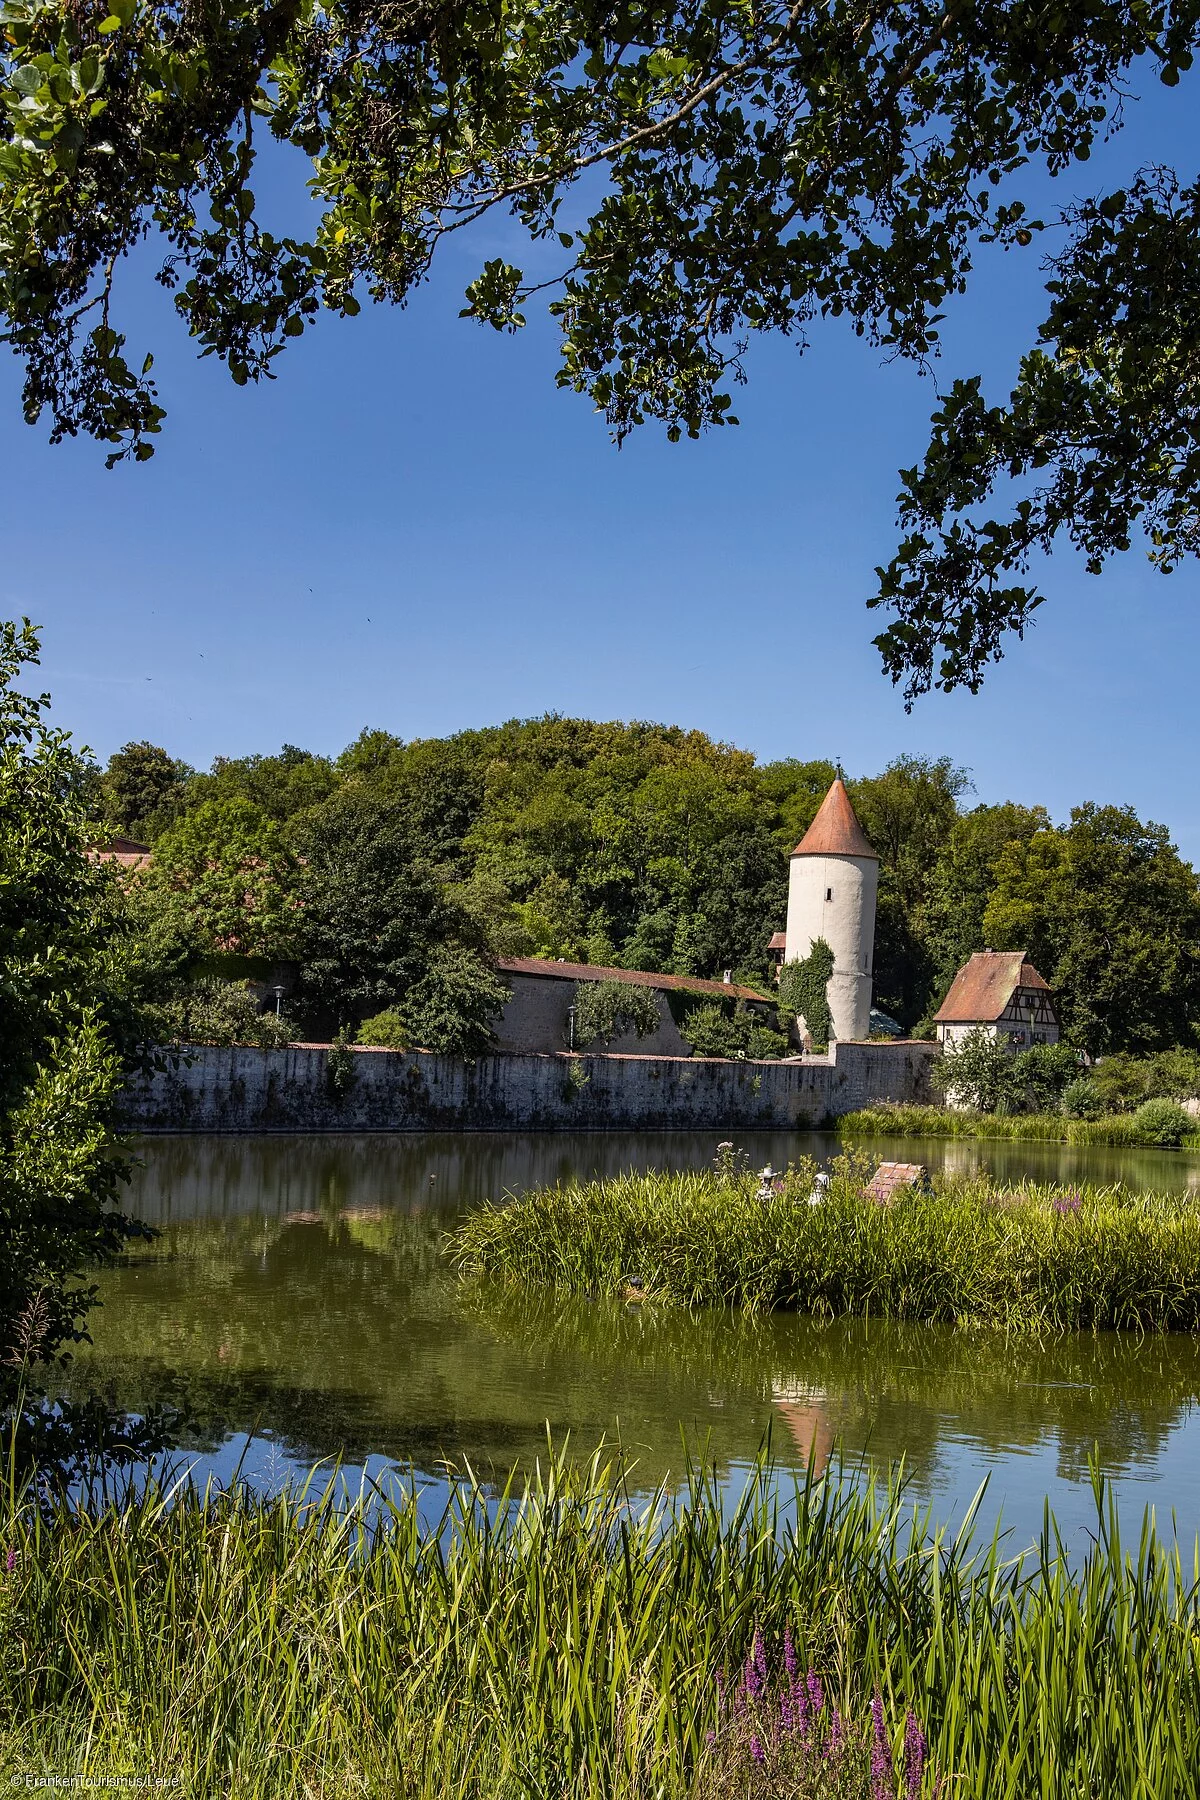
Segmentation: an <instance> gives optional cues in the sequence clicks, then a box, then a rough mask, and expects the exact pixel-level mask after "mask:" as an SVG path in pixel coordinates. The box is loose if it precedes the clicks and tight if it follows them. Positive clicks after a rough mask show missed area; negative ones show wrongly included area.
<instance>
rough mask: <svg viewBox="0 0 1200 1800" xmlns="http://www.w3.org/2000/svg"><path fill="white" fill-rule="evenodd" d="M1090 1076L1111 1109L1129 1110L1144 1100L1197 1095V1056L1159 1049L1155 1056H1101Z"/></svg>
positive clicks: (1199, 1085) (1199, 1090)
mask: <svg viewBox="0 0 1200 1800" xmlns="http://www.w3.org/2000/svg"><path fill="white" fill-rule="evenodd" d="M1092 1079H1093V1080H1094V1081H1095V1083H1096V1086H1097V1087H1098V1088H1099V1090H1100V1094H1101V1097H1102V1098H1103V1101H1104V1104H1105V1106H1106V1107H1107V1108H1108V1109H1109V1110H1110V1111H1113V1112H1132V1111H1133V1110H1134V1108H1135V1107H1138V1106H1140V1105H1141V1103H1142V1102H1143V1101H1144V1100H1188V1099H1190V1098H1191V1097H1192V1096H1193V1095H1197V1094H1200V1055H1198V1054H1197V1052H1196V1051H1195V1050H1161V1051H1160V1052H1159V1053H1158V1055H1157V1056H1128V1055H1126V1054H1124V1053H1122V1054H1120V1055H1117V1056H1105V1057H1102V1058H1101V1060H1100V1061H1099V1062H1098V1063H1097V1064H1096V1066H1095V1068H1094V1069H1093V1070H1092Z"/></svg>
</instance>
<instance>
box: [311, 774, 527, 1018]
mask: <svg viewBox="0 0 1200 1800" xmlns="http://www.w3.org/2000/svg"><path fill="white" fill-rule="evenodd" d="M301 850H302V855H303V879H302V883H301V890H300V897H301V907H300V914H299V929H298V932H297V951H298V954H299V957H300V961H301V975H302V986H303V995H304V999H305V1003H306V1004H307V1006H308V1008H309V1010H310V1013H313V1014H315V1015H316V1016H317V1017H319V1018H321V1019H323V1020H324V1021H325V1024H326V1027H328V1026H329V1025H334V1026H337V1027H344V1026H353V1027H355V1028H357V1026H358V1025H359V1023H361V1021H362V1020H363V1019H365V1018H367V1017H369V1016H373V1015H375V1014H377V1013H379V1012H380V1011H382V1010H389V1009H395V1010H398V1011H399V1012H400V1013H401V1015H402V1016H403V1018H404V1021H405V1024H406V1026H407V1027H408V1029H409V1031H410V1033H411V1040H410V1041H411V1042H413V1043H414V1044H418V1045H421V1046H422V1047H424V1048H426V1049H430V1050H451V1049H453V1050H464V1051H466V1050H477V1049H481V1048H482V1047H483V1046H484V1043H485V1042H486V1039H487V1021H488V1020H489V1019H490V1018H491V1017H492V1016H494V1014H495V1013H496V1012H497V1011H498V1010H499V1008H500V1006H502V1005H503V1003H504V1000H505V998H506V997H507V990H506V989H505V987H504V985H503V983H502V982H501V981H500V980H499V978H498V977H497V975H496V974H495V971H494V970H493V969H492V968H491V966H490V963H489V962H488V961H487V959H486V956H485V955H484V948H485V946H484V943H483V940H482V933H481V932H480V930H479V928H478V925H477V923H476V921H475V920H474V919H473V918H472V917H471V915H470V914H469V913H468V912H467V911H466V910H465V909H464V908H463V907H462V906H461V904H459V902H458V901H457V900H456V898H455V895H454V891H453V889H452V888H451V887H450V885H449V884H448V883H447V882H446V881H445V879H444V877H443V875H442V874H441V872H440V871H439V870H438V869H437V868H436V867H435V866H434V865H433V864H432V863H431V862H430V861H429V860H428V858H427V857H426V855H425V854H424V846H423V845H421V844H420V843H419V842H414V840H413V838H412V836H411V835H410V833H409V831H408V829H407V827H406V824H405V822H404V821H403V819H401V818H398V817H397V815H396V813H395V811H394V810H393V809H392V808H391V807H390V806H389V805H388V804H387V802H386V801H383V800H380V799H378V798H376V797H373V796H372V795H371V794H369V793H366V792H362V791H360V790H358V789H357V788H355V787H353V786H347V787H345V788H343V789H341V790H340V791H339V792H338V793H336V794H335V795H334V796H333V797H332V798H331V799H330V800H329V801H327V802H326V804H325V805H324V806H322V807H320V808H318V809H317V811H316V812H314V813H312V814H311V815H309V817H308V819H307V821H306V824H305V830H304V836H303V839H302V843H301Z"/></svg>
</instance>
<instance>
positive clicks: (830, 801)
mask: <svg viewBox="0 0 1200 1800" xmlns="http://www.w3.org/2000/svg"><path fill="white" fill-rule="evenodd" d="M792 855H793V856H869V857H872V858H873V859H874V860H875V861H876V862H878V861H879V853H878V851H876V850H873V849H872V848H871V842H870V839H869V838H868V837H867V834H866V832H865V831H864V830H863V828H862V826H861V825H860V824H859V822H858V819H857V818H856V816H855V812H854V808H853V807H852V806H851V804H850V796H849V794H848V793H847V792H846V784H845V782H844V781H843V780H842V779H841V777H840V776H839V777H838V779H837V780H836V781H835V782H834V784H833V786H832V787H831V788H830V790H829V792H828V793H827V794H826V796H825V798H824V799H823V800H822V802H821V808H820V811H819V812H818V813H817V816H816V818H815V819H814V820H813V822H812V824H811V825H810V826H809V828H808V830H807V831H806V832H805V834H804V836H803V837H802V838H801V839H800V842H799V843H798V844H797V845H796V848H795V849H794V850H793V851H792Z"/></svg>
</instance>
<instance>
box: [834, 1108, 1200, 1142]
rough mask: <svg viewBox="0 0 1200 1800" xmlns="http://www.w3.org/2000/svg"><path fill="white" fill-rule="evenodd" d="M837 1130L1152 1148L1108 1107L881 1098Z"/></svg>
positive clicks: (856, 1134)
mask: <svg viewBox="0 0 1200 1800" xmlns="http://www.w3.org/2000/svg"><path fill="white" fill-rule="evenodd" d="M837 1133H838V1136H839V1137H841V1138H844V1139H847V1140H850V1141H852V1142H854V1141H857V1140H858V1139H859V1138H864V1137H939V1138H947V1137H949V1138H1001V1139H1012V1140H1013V1141H1015V1142H1024V1143H1045V1144H1110V1145H1124V1146H1127V1147H1128V1148H1130V1149H1137V1150H1153V1149H1157V1148H1159V1146H1158V1145H1155V1144H1153V1143H1150V1142H1149V1141H1148V1140H1147V1139H1146V1138H1144V1137H1143V1136H1142V1135H1141V1133H1140V1131H1139V1129H1138V1126H1137V1122H1136V1119H1135V1117H1134V1115H1133V1114H1132V1113H1109V1114H1107V1115H1106V1116H1105V1117H1104V1118H1102V1119H1068V1118H1066V1117H1065V1116H1064V1115H1063V1114H1061V1113H985V1112H970V1111H962V1112H960V1111H958V1110H956V1109H953V1108H950V1107H943V1106H911V1105H902V1104H890V1103H889V1104H885V1105H881V1106H868V1107H863V1108H862V1109H860V1111H858V1112H852V1113H845V1114H843V1116H842V1117H841V1118H840V1119H838V1121H837ZM1181 1147H1182V1148H1183V1149H1185V1150H1195V1149H1200V1133H1194V1134H1192V1135H1191V1136H1189V1137H1186V1138H1184V1140H1183V1144H1182V1146H1181Z"/></svg>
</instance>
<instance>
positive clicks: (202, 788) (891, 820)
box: [87, 715, 1200, 1054]
mask: <svg viewBox="0 0 1200 1800" xmlns="http://www.w3.org/2000/svg"><path fill="white" fill-rule="evenodd" d="M836 772H837V771H836V769H835V767H834V765H833V764H832V763H830V762H826V761H821V760H817V761H809V762H802V761H796V760H792V759H788V760H785V761H782V762H774V763H766V764H760V763H758V762H756V761H755V759H754V757H753V756H752V755H750V754H749V753H748V752H746V751H744V750H739V749H736V748H734V747H733V746H731V745H728V744H721V743H715V742H713V740H712V739H710V738H708V737H706V736H705V735H704V734H703V733H702V732H698V731H687V730H684V729H682V728H680V727H676V726H662V725H653V724H642V723H632V724H621V723H607V724H602V723H594V722H590V721H587V720H577V719H564V718H559V717H556V716H553V715H551V716H547V717H545V718H541V719H532V720H524V721H517V720H514V721H511V722H509V723H507V724H504V725H499V726H495V727H488V728H486V729H481V730H474V731H463V732H459V733H457V734H455V735H454V736H453V737H448V738H441V739H425V740H418V741H416V742H412V743H404V742H402V741H401V740H400V739H398V738H395V737H393V736H391V735H390V734H389V733H387V732H385V731H364V732H363V733H362V735H361V736H360V737H359V738H357V739H356V740H355V742H354V743H352V744H351V745H349V746H348V748H347V749H346V750H344V751H343V752H342V754H341V755H340V756H338V757H336V758H333V759H330V758H325V757H321V756H316V755H312V754H310V753H309V752H307V751H304V750H300V749H297V748H295V747H294V746H292V745H285V746H284V748H283V749H282V750H281V751H280V752H279V753H278V755H273V756H251V757H244V758H238V759H227V758H218V759H217V760H216V761H215V762H214V764H213V766H212V768H211V769H210V770H209V771H208V772H207V773H200V772H197V771H195V770H193V769H190V768H188V767H187V766H186V765H185V764H183V763H182V762H179V761H178V760H176V759H174V758H172V757H171V756H170V755H169V753H168V752H167V751H166V750H164V749H162V748H160V747H158V746H156V745H152V744H148V743H131V744H127V745H126V746H125V747H124V748H123V749H122V750H120V751H118V752H117V753H116V754H115V755H114V756H113V757H112V758H111V760H110V762H109V763H108V766H107V768H104V769H100V768H98V767H93V768H92V769H91V770H90V772H89V774H88V777H87V779H88V781H89V782H90V784H91V785H90V792H89V805H90V807H91V810H92V816H93V817H94V818H95V820H96V823H97V835H98V837H99V836H102V835H104V834H106V833H107V834H110V835H111V834H121V835H124V836H128V837H130V838H133V839H135V840H138V841H140V842H144V843H147V844H149V845H150V846H152V848H153V851H154V860H153V867H152V869H151V871H150V872H149V873H148V874H143V875H142V876H140V877H139V878H138V880H137V881H136V882H134V883H129V884H127V886H128V887H129V888H130V889H131V890H135V889H136V892H132V891H131V895H130V899H129V905H130V907H131V909H132V910H133V913H134V914H135V918H134V924H135V927H136V930H137V932H139V933H140V935H141V941H142V945H143V953H144V955H145V957H146V958H147V964H148V966H149V965H153V966H154V967H155V968H156V969H157V970H158V972H159V975H160V976H161V975H162V974H163V972H164V971H166V972H168V973H173V975H174V976H175V977H178V976H179V975H180V973H181V972H182V971H185V970H186V969H189V968H191V969H193V970H194V969H195V968H196V967H197V966H216V965H215V964H214V963H213V958H218V959H219V958H221V957H224V958H225V959H226V960H227V962H231V961H232V960H233V959H236V958H238V957H240V958H243V959H245V958H257V959H260V961H269V960H276V961H278V960H282V959H292V960H294V961H297V962H299V963H300V965H301V968H302V986H301V990H300V992H299V994H298V995H297V997H296V1002H295V1004H296V1005H297V1007H298V1008H299V1009H300V1012H301V1014H303V1013H304V1012H305V1010H306V1009H307V1012H308V1013H309V1015H310V1016H314V1017H320V1018H321V1019H322V1020H324V1021H325V1022H326V1023H328V1022H331V1021H332V1022H337V1023H352V1022H353V1021H355V1020H357V1019H361V1018H362V1017H364V1016H365V1015H366V1014H367V1013H370V1012H373V1011H376V1010H378V1009H379V1008H380V1007H386V1006H389V1005H392V1004H394V1003H396V1002H397V1001H403V1003H404V1004H405V1006H406V1007H407V1008H408V1010H409V1012H410V1014H411V1015H413V1017H414V1018H415V1019H417V1020H419V1021H420V1026H419V1027H418V1026H414V1029H418V1028H420V1029H423V1031H424V1038H423V1040H422V1041H432V1039H433V1038H436V1037H437V1034H438V1026H437V1020H438V1018H439V1017H441V1016H442V1015H447V1014H449V1013H453V1014H455V1016H458V1017H461V1015H462V1012H463V1007H464V1004H466V997H468V996H471V995H474V996H475V997H476V1001H477V1005H476V1011H477V1013H478V1023H479V1031H480V1032H481V1031H482V1029H483V1021H484V1020H485V1019H486V1016H487V1008H488V1006H489V1005H490V1004H491V1001H492V998H493V997H494V993H495V988H494V977H492V976H491V975H490V972H489V963H490V958H491V957H492V956H494V955H496V954H507V955H537V956H550V957H567V958H569V959H572V960H580V961H588V962H594V963H609V964H617V965H620V966H622V967H625V968H630V969H647V970H660V971H667V972H673V973H678V974H697V975H714V974H720V972H721V971H722V970H724V969H732V970H733V971H734V973H735V976H736V978H737V979H739V980H742V981H745V982H746V983H748V984H751V985H755V984H756V985H759V986H763V985H765V984H766V983H767V981H768V979H769V965H768V957H767V945H768V940H769V938H770V936H771V933H772V932H773V931H776V930H778V929H780V928H781V927H782V925H783V923H784V917H785V912H786V894H787V856H788V853H789V851H790V850H791V849H792V848H793V847H794V845H795V843H796V842H797V840H798V839H799V837H800V836H801V835H802V834H803V832H804V831H805V829H806V828H807V826H808V824H809V823H810V821H811V820H812V818H813V815H814V814H815V812H816V809H817V807H818V806H819V804H820V802H821V799H822V798H823V796H824V794H825V792H826V790H827V789H828V787H829V784H830V782H831V781H832V780H833V779H834V776H835V774H836ZM847 785H848V787H849V789H850V793H851V796H852V799H853V802H854V805H855V808H856V810H857V812H858V815H859V817H860V819H861V820H862V823H863V826H864V828H865V829H866V831H867V833H868V835H869V837H870V838H871V840H872V842H873V844H874V845H875V847H876V849H877V850H878V851H879V854H880V859H881V865H880V867H881V877H880V898H879V914H878V924H877V932H876V982H875V1001H876V1004H877V1005H878V1006H879V1007H881V1008H882V1009H883V1010H885V1011H886V1012H888V1013H890V1014H892V1015H893V1016H894V1017H895V1018H896V1019H897V1020H898V1021H899V1022H900V1023H901V1024H902V1025H903V1026H904V1027H905V1028H906V1029H907V1030H909V1031H918V1032H919V1031H921V1030H923V1029H927V1028H928V1022H929V1020H930V1017H931V1015H932V1014H933V1012H934V1011H935V1010H936V1008H937V1006H938V1004H939V1002H940V1000H941V997H942V995H943V994H944V992H945V990H946V987H947V986H948V984H949V981H950V979H951V977H952V975H953V974H954V971H955V970H956V969H957V968H958V966H959V964H960V963H961V962H962V961H963V960H964V958H965V957H966V956H967V955H969V954H970V952H971V951H972V950H976V949H980V948H982V947H985V946H987V947H990V948H994V949H1007V948H1014V949H1015V948H1024V949H1027V950H1028V951H1029V952H1030V954H1031V955H1032V957H1033V959H1034V961H1035V962H1036V964H1037V965H1038V967H1039V968H1040V969H1041V971H1042V973H1043V974H1044V975H1045V976H1046V978H1047V979H1048V980H1049V981H1050V982H1051V983H1052V985H1053V986H1054V987H1055V988H1057V989H1058V990H1059V993H1060V996H1061V1001H1062V1009H1063V1018H1064V1025H1065V1027H1066V1030H1067V1033H1068V1035H1069V1036H1070V1038H1071V1040H1072V1041H1073V1042H1075V1043H1076V1044H1077V1045H1079V1046H1080V1047H1081V1048H1084V1049H1087V1050H1088V1051H1090V1052H1091V1053H1093V1054H1102V1053H1104V1052H1106V1051H1113V1050H1119V1049H1130V1050H1155V1049H1159V1048H1162V1047H1165V1046H1169V1045H1173V1044H1181V1043H1187V1044H1192V1043H1195V1042H1197V1041H1200V1036H1198V1033H1197V1028H1196V1027H1197V1021H1200V887H1198V885H1197V880H1196V876H1195V874H1194V872H1193V870H1192V869H1191V867H1190V866H1189V865H1188V864H1187V863H1186V862H1184V861H1183V860H1182V858H1181V857H1180V856H1179V855H1178V853H1177V851H1176V850H1175V848H1174V846H1173V845H1172V843H1171V841H1170V835H1169V833H1168V831H1167V830H1166V829H1165V828H1164V827H1163V826H1161V825H1155V824H1148V823H1143V822H1142V821H1141V820H1139V819H1138V818H1137V817H1136V816H1135V814H1134V813H1133V811H1132V810H1131V809H1130V808H1127V807H1118V806H1105V805H1097V804H1086V805H1081V806H1079V807H1077V808H1075V809H1074V810H1073V811H1072V813H1071V816H1070V818H1069V820H1067V821H1065V822H1064V823H1060V824H1055V823H1053V822H1052V821H1051V820H1050V818H1049V817H1048V815H1047V813H1046V812H1045V810H1044V809H1043V808H1041V807H1036V806H1035V807H1027V806H1020V805H1017V804H1015V803H1005V804H1000V805H975V804H973V803H972V801H973V790H972V787H971V782H970V778H969V775H968V772H967V771H966V770H964V769H961V768H957V767H955V766H954V765H953V763H952V762H951V761H950V760H949V759H948V758H945V757H943V758H940V759H938V760H927V759H921V758H913V757H900V758H898V759H897V760H896V761H895V762H893V763H891V764H890V765H889V766H888V767H887V768H886V769H884V770H883V771H882V773H880V774H877V775H871V776H861V777H856V778H853V779H851V778H847ZM206 957H207V958H208V962H207V963H205V960H204V959H205V958H206ZM481 984H482V985H481ZM467 1011H468V1012H470V1005H469V1004H468V1005H467ZM477 1035H478V1033H477ZM467 1038H468V1040H469V1038H470V1032H468V1034H467Z"/></svg>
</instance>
